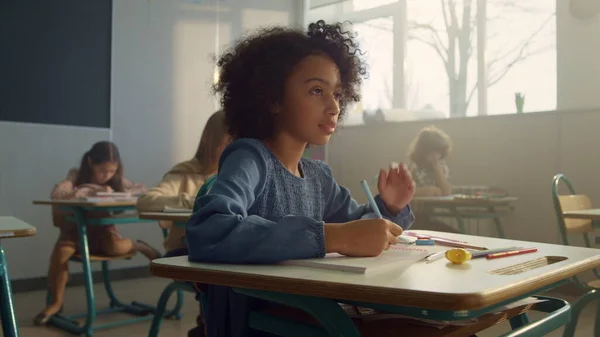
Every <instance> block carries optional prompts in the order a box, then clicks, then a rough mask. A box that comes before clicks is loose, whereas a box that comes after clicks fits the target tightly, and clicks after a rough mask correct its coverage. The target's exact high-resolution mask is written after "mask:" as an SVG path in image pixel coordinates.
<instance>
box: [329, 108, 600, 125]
mask: <svg viewBox="0 0 600 337" xmlns="http://www.w3.org/2000/svg"><path fill="white" fill-rule="evenodd" d="M590 113H597V114H600V107H597V108H586V109H572V110H570V109H561V110H549V111H532V112H524V113H522V114H517V113H510V114H503V115H488V116H465V117H453V118H430V119H416V120H406V121H401V120H392V121H384V122H381V123H377V122H373V123H369V124H364V123H363V124H352V125H343V124H342V125H340V127H341V129H350V128H359V127H372V126H382V125H390V124H423V123H438V122H451V121H456V122H459V121H462V120H465V119H467V120H474V119H483V118H491V119H500V118H524V117H525V118H527V117H532V118H540V117H541V116H557V115H558V116H561V115H566V114H577V115H582V114H590Z"/></svg>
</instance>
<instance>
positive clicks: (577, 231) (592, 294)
mask: <svg viewBox="0 0 600 337" xmlns="http://www.w3.org/2000/svg"><path fill="white" fill-rule="evenodd" d="M561 183H564V185H565V186H566V187H567V189H568V191H569V194H566V195H561V194H559V191H558V190H559V187H560V185H561ZM552 201H553V202H554V211H555V212H556V218H557V220H558V228H559V230H560V235H561V238H562V243H563V244H564V245H566V246H568V245H569V237H572V236H574V235H581V236H582V237H583V241H584V243H585V246H586V247H589V248H591V244H590V237H589V233H590V232H593V231H594V227H598V226H597V224H595V223H594V222H592V221H591V220H583V219H565V217H564V216H563V213H564V212H566V211H577V210H583V209H590V208H592V201H591V200H590V198H588V197H587V196H586V195H583V194H576V193H575V189H574V188H573V185H572V184H571V182H570V181H569V179H567V177H565V175H563V174H557V175H555V176H554V180H553V182H552ZM593 273H594V275H595V276H596V278H597V279H596V280H593V281H590V282H583V281H582V280H581V279H579V278H578V277H574V278H573V279H572V282H573V283H574V284H576V285H577V286H579V287H580V288H581V289H582V290H584V291H585V292H586V293H585V294H584V295H583V296H581V297H579V298H578V299H577V300H576V301H575V302H574V303H572V305H571V311H572V319H571V322H570V323H569V324H567V326H566V327H565V332H564V335H563V336H564V337H572V336H573V335H574V334H575V328H576V327H577V320H578V319H579V314H580V313H581V311H582V310H583V308H584V307H585V306H586V305H587V304H588V303H590V302H591V301H594V300H600V292H599V291H598V290H600V272H599V271H598V269H594V270H593ZM594 336H600V302H599V303H598V310H597V312H596V323H595V327H594Z"/></svg>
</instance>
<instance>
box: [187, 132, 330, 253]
mask: <svg viewBox="0 0 600 337" xmlns="http://www.w3.org/2000/svg"><path fill="white" fill-rule="evenodd" d="M221 158H222V159H221V163H220V170H219V175H218V178H217V179H216V181H215V183H214V185H213V186H212V189H211V190H210V192H209V194H208V195H206V196H203V197H201V198H199V199H198V200H197V201H196V204H197V205H196V207H197V209H198V211H197V212H195V213H194V214H193V215H192V217H191V218H190V220H189V221H188V223H187V226H186V238H187V241H188V247H189V259H190V260H191V261H204V262H219V263H277V262H281V261H284V260H290V259H303V258H317V257H323V256H325V236H324V226H323V222H321V221H316V220H314V219H312V218H310V217H306V216H285V217H283V218H281V219H279V220H278V221H277V222H275V221H271V220H267V219H265V218H263V217H259V216H256V215H248V210H249V209H250V207H251V206H252V205H253V204H254V202H255V200H256V198H257V197H258V196H260V195H261V193H262V192H263V190H264V188H265V183H266V177H267V174H268V172H267V170H268V168H267V164H266V161H265V158H264V157H263V155H262V154H261V153H260V152H259V151H258V150H257V149H255V148H253V147H251V146H247V145H246V146H244V143H241V144H237V145H235V144H232V145H230V146H229V147H228V148H227V149H226V150H225V152H224V153H223V155H222V157H221ZM274 206H275V205H274Z"/></svg>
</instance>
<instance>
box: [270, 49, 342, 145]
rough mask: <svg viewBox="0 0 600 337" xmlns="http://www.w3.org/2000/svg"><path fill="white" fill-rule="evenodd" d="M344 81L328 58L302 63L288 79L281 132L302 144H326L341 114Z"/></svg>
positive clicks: (281, 108)
mask: <svg viewBox="0 0 600 337" xmlns="http://www.w3.org/2000/svg"><path fill="white" fill-rule="evenodd" d="M340 98H341V81H340V72H339V70H338V68H337V66H336V65H335V63H334V62H333V61H332V60H331V59H330V58H329V57H327V56H324V55H311V56H307V57H305V58H304V59H303V60H302V61H300V62H299V63H298V64H297V65H296V67H295V69H294V71H293V72H292V73H291V74H290V76H289V77H288V79H287V81H286V84H285V88H284V97H283V103H282V104H281V105H280V106H278V107H277V109H276V111H275V113H276V115H277V116H276V117H277V121H278V127H279V130H278V131H280V132H286V133H288V134H290V135H291V136H292V137H294V138H295V139H297V140H299V141H300V142H306V143H309V144H313V145H325V144H327V142H329V138H330V137H331V135H332V134H333V132H334V131H335V128H336V126H337V121H338V117H339V114H340Z"/></svg>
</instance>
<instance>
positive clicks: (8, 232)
mask: <svg viewBox="0 0 600 337" xmlns="http://www.w3.org/2000/svg"><path fill="white" fill-rule="evenodd" d="M36 232H37V230H36V229H35V227H33V226H31V225H30V224H28V223H26V222H24V221H22V220H20V219H17V218H15V217H12V216H0V268H1V269H0V301H1V303H0V304H1V305H2V307H1V308H0V319H1V320H2V333H3V335H4V336H6V337H18V336H19V327H18V326H17V319H16V315H15V308H14V303H13V296H12V287H11V281H10V275H9V274H8V265H7V263H6V256H5V255H4V249H3V248H2V245H1V240H3V239H12V238H22V237H28V236H34V235H35V234H36Z"/></svg>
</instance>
